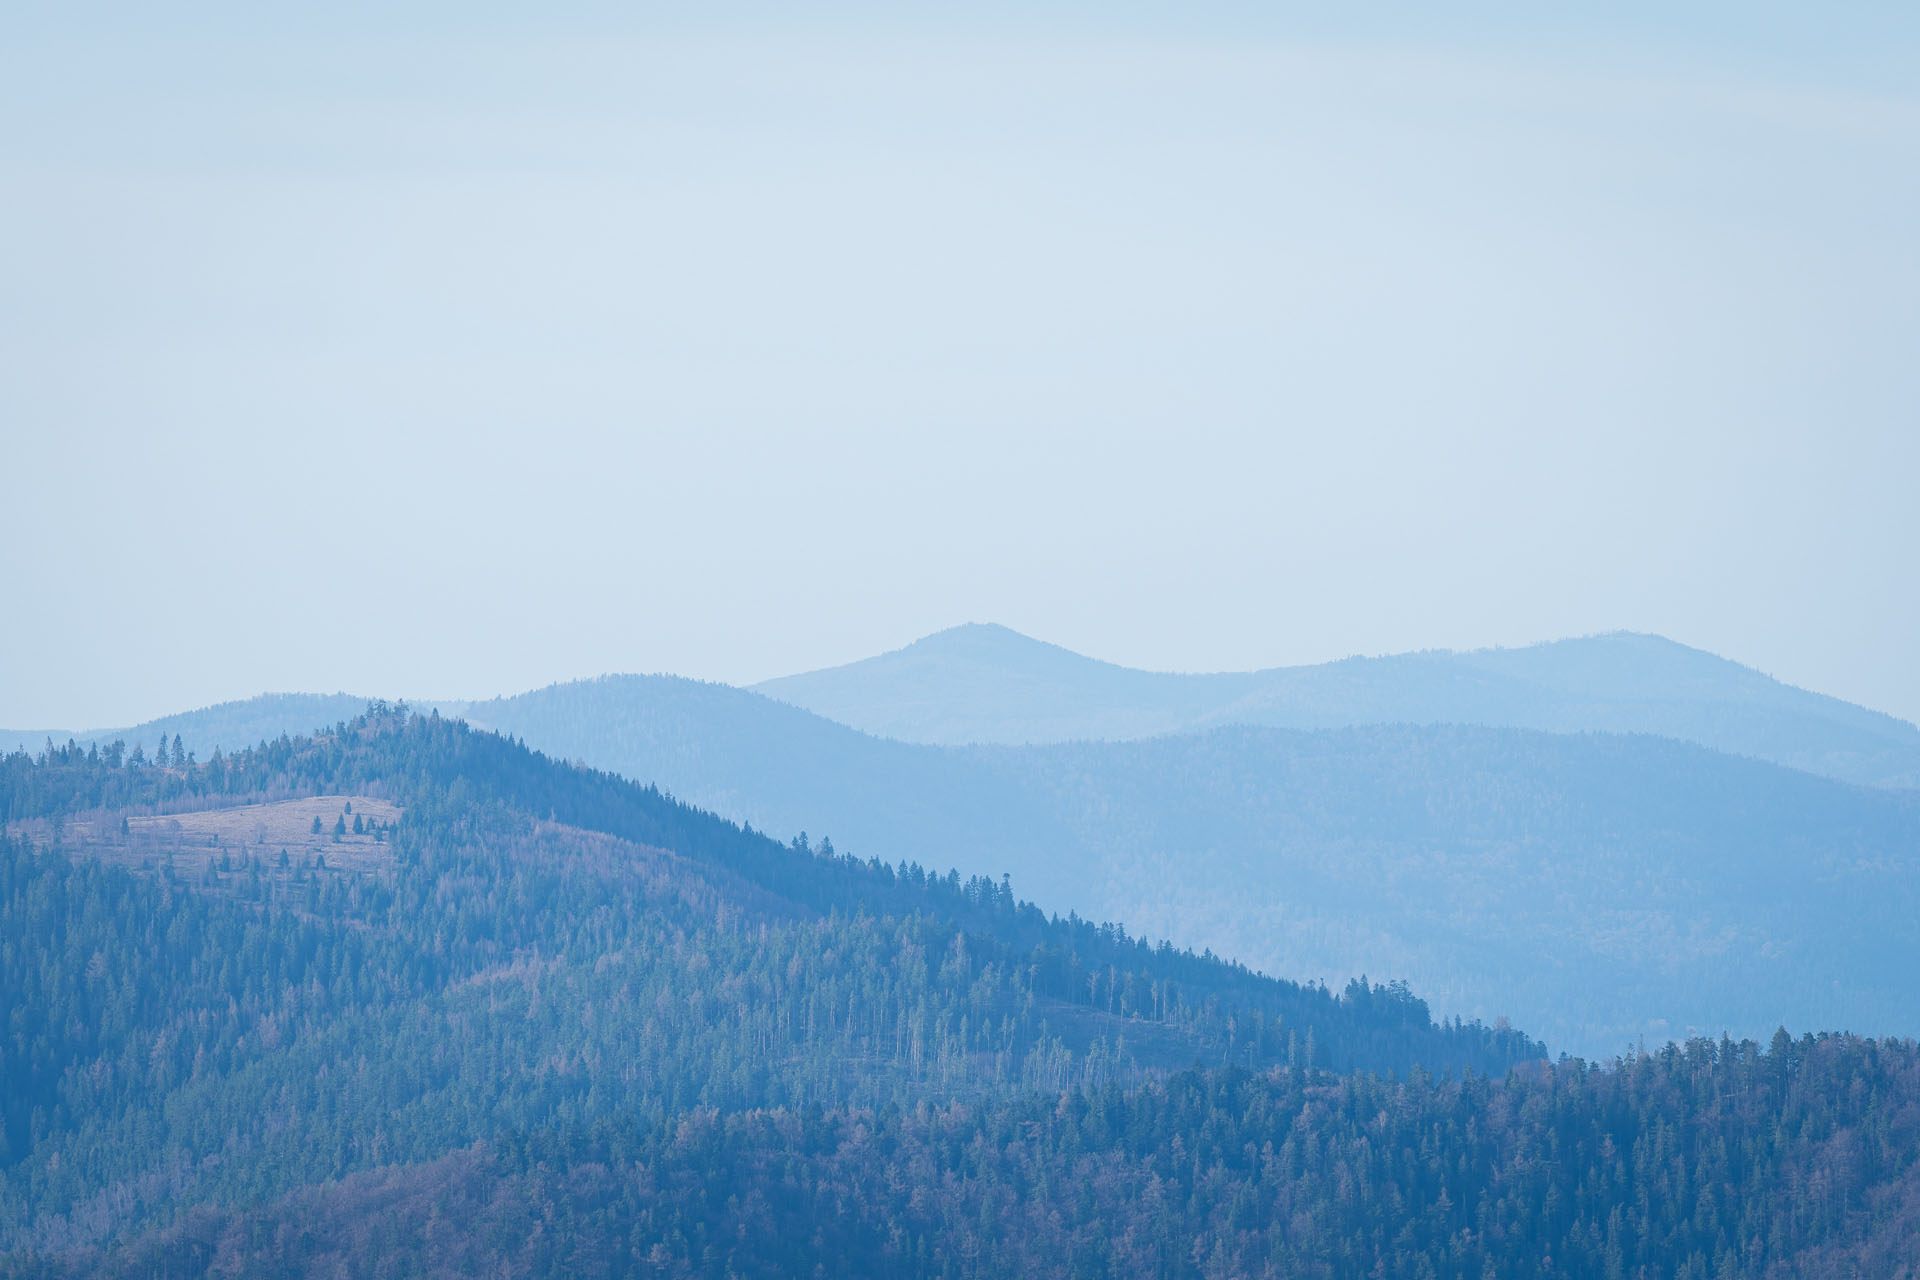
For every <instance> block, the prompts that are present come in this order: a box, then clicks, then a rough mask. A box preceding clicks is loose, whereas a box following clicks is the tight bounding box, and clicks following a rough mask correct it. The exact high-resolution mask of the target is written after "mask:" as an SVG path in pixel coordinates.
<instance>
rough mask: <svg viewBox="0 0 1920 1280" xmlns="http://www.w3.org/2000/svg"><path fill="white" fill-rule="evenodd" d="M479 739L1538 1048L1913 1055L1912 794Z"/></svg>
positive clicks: (1544, 739) (768, 714)
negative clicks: (1780, 1028)
mask: <svg viewBox="0 0 1920 1280" xmlns="http://www.w3.org/2000/svg"><path fill="white" fill-rule="evenodd" d="M463 714H464V715H465V716H466V718H467V719H469V720H470V721H471V722H472V723H473V724H475V725H476V726H478V727H483V728H489V729H493V730H495V731H497V732H500V733H503V734H508V735H511V736H513V737H516V738H519V739H522V740H524V741H525V742H527V743H528V744H529V745H532V746H535V747H538V748H539V749H541V750H543V751H546V752H548V753H550V754H553V755H557V756H561V757H564V758H568V759H573V760H578V761H582V762H585V763H588V764H591V765H594V766H596V767H599V768H603V769H608V770H611V771H614V772H617V773H620V774H623V775H625V776H627V777H631V778H636V779H645V780H648V781H652V782H656V783H658V784H659V785H660V786H662V787H663V788H665V789H666V790H668V791H670V792H671V793H673V794H674V795H676V796H678V797H679V798H681V799H682V800H685V801H687V802H689V803H693V804H696V805H699V806H701V807H703V808H708V809H712V810H714V811H717V812H720V813H723V814H725V815H727V816H728V817H731V818H734V819H736V820H744V821H748V822H751V823H752V824H753V825H754V826H755V827H758V828H760V829H762V830H767V831H772V832H775V833H777V834H782V835H784V834H790V833H792V832H795V831H798V830H805V831H808V832H810V833H811V834H812V835H813V836H814V837H815V838H816V839H817V838H818V837H820V836H821V835H822V834H826V835H829V836H831V837H832V839H833V841H834V842H835V844H836V845H838V846H840V847H841V848H843V849H845V850H849V851H851V852H853V853H856V854H858V855H860V856H863V857H866V856H873V857H879V858H882V859H885V860H888V861H897V860H900V859H910V860H914V861H918V862H921V863H923V864H926V865H930V866H956V867H958V868H960V870H961V871H962V873H963V874H975V873H977V874H982V875H987V876H992V877H996V878H997V877H998V876H999V875H1000V874H1001V873H1002V872H1010V873H1011V874H1012V876H1013V879H1014V884H1015V887H1016V889H1017V890H1018V892H1019V893H1020V894H1021V895H1022V896H1030V897H1032V898H1034V899H1035V900H1036V901H1038V902H1039V903H1040V904H1041V905H1043V906H1045V907H1048V908H1049V909H1052V910H1055V911H1059V912H1065V911H1067V910H1068V909H1070V908H1071V909H1074V910H1077V911H1079V912H1080V913H1081V914H1082V915H1084V916H1088V917H1090V918H1096V919H1114V920H1117V921H1120V922H1122V923H1124V924H1125V925H1126V926H1127V927H1128V928H1129V929H1130V930H1133V931H1135V932H1137V933H1141V934H1144V935H1146V936H1151V937H1160V936H1164V937H1169V938H1171V939H1173V940H1175V941H1176V942H1178V943H1181V944H1182V945H1190V946H1193V947H1211V948H1212V949H1213V950H1214V951H1216V952H1217V953H1219V954H1222V955H1226V956H1229V957H1232V958H1235V959H1238V960H1240V961H1243V962H1245V963H1248V964H1251V965H1253V966H1255V967H1256V968H1259V969H1261V970H1263V971H1265V972H1269V973H1288V974H1298V975H1302V976H1313V975H1320V976H1323V977H1325V978H1326V979H1328V980H1329V981H1332V982H1334V983H1335V985H1338V984H1339V983H1340V982H1342V981H1344V980H1345V979H1346V977H1348V976H1350V975H1352V974H1354V973H1356V972H1359V971H1365V972H1367V973H1368V974H1369V975H1370V976H1372V977H1374V978H1379V977H1382V976H1387V977H1396V978H1404V979H1406V980H1407V981H1409V982H1411V983H1413V984H1414V985H1415V987H1416V988H1418V989H1419V990H1421V991H1422V992H1424V993H1426V994H1427V995H1429V997H1430V998H1432V999H1434V1000H1435V1002H1436V1007H1437V1008H1439V1009H1440V1010H1441V1011H1442V1012H1446V1013H1460V1014H1463V1015H1466V1016H1478V1017H1483V1018H1492V1017H1495V1016H1498V1015H1502V1014H1504V1015H1507V1016H1509V1017H1511V1018H1512V1019H1513V1020H1514V1021H1515V1022H1516V1023H1517V1024H1519V1025H1522V1026H1526V1027H1528V1028H1529V1029H1531V1030H1533V1031H1534V1032H1536V1033H1537V1034H1541V1035H1543V1036H1544V1037H1545V1038H1546V1039H1547V1041H1548V1043H1549V1044H1550V1045H1552V1046H1553V1047H1554V1048H1555V1049H1563V1048H1564V1049H1568V1050H1572V1051H1575V1052H1582V1053H1590V1054H1591V1053H1605V1052H1614V1051H1618V1050H1619V1049H1621V1048H1623V1047H1624V1046H1625V1045H1626V1044H1628V1043H1630V1042H1632V1041H1633V1040H1634V1039H1635V1038H1636V1037H1638V1036H1641V1035H1644V1036H1645V1037H1646V1038H1647V1039H1648V1040H1649V1041H1656V1042H1657V1041H1658V1040H1660V1039H1663V1038H1665V1037H1666V1036H1669V1035H1682V1034H1685V1033H1686V1031H1687V1029H1688V1028H1689V1027H1696V1028H1700V1029H1703V1030H1708V1031H1718V1030H1721V1029H1731V1030H1733V1031H1735V1032H1736V1034H1739V1033H1747V1034H1759V1033H1761V1032H1765V1031H1766V1030H1767V1029H1768V1028H1770V1027H1773V1026H1776V1025H1778V1024H1779V1023H1781V1022H1785V1023H1786V1024H1787V1025H1789V1026H1803V1025H1814V1024H1837V1025H1844V1026H1848V1027H1851V1028H1853V1029H1856V1030H1862V1031H1871V1032H1876V1033H1878V1032H1881V1031H1888V1032H1898V1033H1901V1034H1911V1033H1912V1032H1913V1031H1914V1030H1916V1029H1920V994H1916V993H1915V992H1914V991H1913V990H1912V986H1911V984H1910V983H1908V982H1907V981H1906V980H1905V979H1904V978H1902V977H1899V976H1898V975H1900V974H1904V973H1907V972H1910V971H1911V969H1912V967H1913V966H1914V965H1915V964H1920V924H1916V921H1920V878H1917V877H1916V876H1915V872H1916V871H1920V796H1916V795H1914V794H1912V793H1910V792H1904V791H1892V790H1876V789H1867V788H1858V787H1853V786H1849V785H1847V784H1844V783H1839V782H1835V781H1832V780H1830V779H1824V778H1819V777H1816V776H1814V775H1811V774H1807V773H1802V772H1797V771H1794V770H1789V769H1785V768H1782V767H1780V766H1777V765H1772V764H1767V763H1765V762H1760V761H1754V760H1749V759H1742V758H1738V757H1733V756H1728V755H1725V754H1722V753H1718V752H1714V751H1710V750H1708V749H1706V748H1702V747H1698V746H1695V745H1693V744H1689V743H1682V742H1676V741H1673V740H1671V739H1663V738H1658V737H1653V736H1649V735H1621V734H1564V733H1545V732H1540V731H1537V730H1522V729H1507V728H1488V727H1481V726H1460V725H1440V726H1419V725H1373V726H1357V727H1347V728H1340V729H1316V730H1291V729H1276V728H1270V727H1262V726H1226V727H1222V728H1219V729H1214V730H1211V731H1207V732H1204V733H1196V734H1180V735H1168V736H1162V737H1156V738H1152V739H1145V740H1139V741H1129V742H1081V743H1065V744H1050V745H1042V746H1026V747H1006V746H979V747H940V746H931V745H925V744H916V743H904V742H899V741H894V740H889V739H884V738H877V737H874V736H872V735H869V734H864V733H861V732H859V731H857V730H853V729H849V728H847V727H846V726H844V725H840V724H836V723H834V722H832V721H828V720H826V719H823V718H821V717H819V716H816V715H813V714H811V713H809V712H806V711H803V710H800V709H799V708H797V707H792V706H789V705H784V704H781V703H778V702H775V701H773V700H771V699H768V698H765V697H762V696H760V695H757V694H754V693H750V692H747V691H745V690H741V689H736V688H732V687H729V686H726V685H714V684H703V683H700V682H697V681H690V680H681V679H676V678H671V677H658V676H610V677H602V678H600V679H597V680H587V681H578V682H574V683H571V684H564V685H554V686H551V687H549V688H547V689H542V690H537V691H534V692H532V693H527V694H521V695H519V696H517V697H513V698H503V699H495V700H493V701H491V702H486V703H474V704H468V705H467V706H466V707H465V708H464V710H463Z"/></svg>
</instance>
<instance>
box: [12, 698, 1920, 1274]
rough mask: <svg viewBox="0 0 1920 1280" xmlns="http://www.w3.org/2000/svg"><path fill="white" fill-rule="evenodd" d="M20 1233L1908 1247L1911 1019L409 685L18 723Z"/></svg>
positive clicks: (1716, 1254) (295, 1249) (311, 1248)
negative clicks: (1364, 922)
mask: <svg viewBox="0 0 1920 1280" xmlns="http://www.w3.org/2000/svg"><path fill="white" fill-rule="evenodd" d="M0 828H3V829H4V832H5V834H4V835H0V993H3V994H4V996H5V1008H6V1010H7V1022H6V1025H5V1027H4V1031H3V1033H0V1079H4V1083H5V1091H4V1098H3V1099H0V1109H3V1110H0V1258H4V1259H5V1261H4V1262H3V1263H0V1273H5V1274H17V1275H54V1276H66V1275H73V1276H79V1275H93V1274H105V1275H125V1276H173V1275H179V1276H186V1275H200V1274H207V1273H209V1272H211V1273H216V1274H233V1275H275V1274H280V1275H308V1274H324V1275H332V1274H340V1273H342V1272H344V1273H345V1274H369V1275H371V1274H381V1275H429V1274H471V1273H477V1272H486V1273H490V1274H502V1273H504V1274H515V1275H629V1274H632V1275H656V1274H657V1275H703V1276H727V1275H769V1276H771V1275H825V1276H835V1275H889V1276H891V1275H926V1276H974V1275H977V1276H995V1275H1006V1274H1029V1275H1058V1276H1094V1275H1116V1276H1122V1275H1124V1276H1133V1275H1141V1276H1212V1275H1221V1276H1227V1275H1289V1276H1291V1275H1323V1276H1355V1277H1359V1276H1372V1275H1396V1276H1399V1275H1404V1276H1434V1277H1443V1276H1444V1277H1453V1276H1462V1277H1482V1276H1487V1275H1494V1276H1533V1275H1539V1276H1594V1277H1613V1276H1629V1275H1633V1276H1656V1275H1658V1276H1666V1275H1676V1276H1686V1277H1690V1278H1695V1280H1697V1278H1700V1277H1720V1276H1733V1275H1743V1276H1744V1275H1779V1276H1786V1275H1834V1276H1839V1275H1898V1274H1903V1272H1902V1270H1901V1269H1902V1268H1907V1269H1908V1270H1909V1271H1910V1270H1911V1269H1912V1268H1913V1267H1914V1266H1915V1265H1916V1259H1917V1258H1920V1175H1917V1174H1916V1173H1915V1167H1916V1157H1917V1156H1920V1055H1917V1054H1916V1050H1915V1047H1914V1046H1913V1045H1912V1044H1911V1043H1910V1042H1895V1041H1868V1040H1860V1039H1855V1038H1851V1037H1846V1036H1831V1035H1829V1036H1813V1035H1802V1036H1801V1037H1800V1038H1797V1039H1796V1038H1794V1037H1792V1036H1789V1035H1787V1034H1786V1033H1785V1032H1784V1031H1783V1032H1782V1033H1781V1034H1779V1035H1778V1036H1776V1037H1775V1038H1774V1040H1773V1043H1772V1044H1771V1045H1770V1046H1768V1047H1767V1048H1765V1049H1762V1048H1761V1047H1759V1046H1757V1045H1755V1044H1753V1043H1751V1042H1738V1043H1736V1042H1732V1041H1726V1040H1721V1041H1709V1040H1697V1041H1692V1042H1689V1043H1688V1044H1686V1045H1684V1046H1667V1047H1665V1048H1659V1049H1656V1050H1655V1051H1653V1052H1650V1053H1644V1054H1636V1055H1633V1056H1631V1057H1630V1058H1629V1059H1627V1060H1624V1061H1618V1062H1613V1063H1608V1064H1602V1065H1593V1064H1588V1063H1585V1062H1581V1061H1578V1060H1575V1059H1569V1058H1561V1059H1559V1060H1550V1059H1549V1058H1548V1056H1547V1049H1546V1047H1545V1046H1543V1045H1541V1044H1539V1043H1537V1042H1535V1041H1532V1040H1530V1039H1529V1038H1528V1037H1526V1036H1525V1035H1523V1034H1521V1033H1520V1032H1518V1031H1514V1030H1510V1029H1507V1028H1504V1027H1487V1026H1483V1025H1480V1024H1477V1023H1464V1024H1463V1023H1459V1022H1454V1021H1445V1022H1436V1021H1435V1020H1434V1019H1433V1018H1432V1017H1431V1016H1430V1014H1429V1011H1428V1008H1427V1006H1426V1005H1425V1004H1424V1003H1423V1002H1422V1001H1421V1000H1420V999H1419V998H1418V996H1417V995H1416V994H1415V993H1413V992H1411V991H1409V990H1407V989H1406V988H1405V987H1404V986H1403V985H1400V984H1394V983H1389V984H1386V985H1374V984H1369V983H1364V982H1355V983H1353V984H1350V985H1349V986H1348V987H1347V988H1346V989H1345V990H1343V991H1340V992H1337V993H1336V992H1331V991H1328V990H1326V989H1325V988H1322V987H1319V986H1316V985H1310V984H1308V985H1303V984H1297V983H1292V982H1287V981H1283V980H1279V979H1275V978H1271V977H1267V976H1263V975H1259V974H1256V973H1253V972H1250V971H1248V970H1247V969H1245V968H1242V967H1239V966H1236V965H1233V964H1230V963H1226V962H1223V961H1221V960H1219V959H1217V958H1215V957H1213V956H1210V955H1206V954H1201V955H1194V954H1191V953H1187V952H1182V951H1178V950H1175V949H1173V948H1171V947H1169V946H1166V945H1164V944H1149V943H1147V942H1145V941H1142V940H1140V939H1137V938H1132V937H1129V936H1127V934H1126V933H1125V932H1124V931H1123V930H1120V929H1118V928H1115V927H1112V926H1106V925H1095V924H1093V923H1090V922H1087V921H1084V920H1081V919H1078V918H1077V917H1072V916H1069V917H1068V918H1065V919H1059V918H1054V917H1051V916H1048V915H1046V914H1044V913H1042V912H1041V911H1039V910H1038V909H1036V908H1034V907H1032V906H1031V905H1028V904H1025V903H1022V902H1020V901H1019V900H1018V899H1017V898H1016V896H1015V894H1014V892H1013V887H1012V886H1011V885H1010V884H1009V883H1008V882H1006V881H1005V880H1001V881H998V882H995V881H991V880H988V879H985V878H983V877H974V878H972V879H967V880H963V879H962V878H961V877H960V876H959V875H958V874H955V873H945V874H940V873H936V872H934V871H930V870H928V869H925V868H922V867H919V866H915V865H912V864H902V863H894V864H889V863H887V862H885V861H883V860H881V859H880V858H878V857H869V858H865V859H861V858H855V857H850V856H846V855H843V854H840V853H837V852H836V851H835V850H834V849H833V848H832V845H831V843H830V842H829V841H826V840H819V841H817V842H815V841H812V840H809V839H808V838H806V837H804V836H801V837H796V838H795V839H793V840H791V841H784V842H783V841H778V840H775V839H772V838H770V837H768V836H766V835H763V834H760V833H757V832H754V831H752V830H751V829H748V828H744V827H740V826H736V825H734V824H732V823H729V822H726V821H723V820H721V819H718V818H715V817H713V816H712V815H709V814H706V813H702V812H700V811H698V810H696V809H693V808H690V807H688V806H685V805H682V804H680V803H678V802H676V801H675V800H673V799H672V798H671V797H669V796H667V795H664V794H662V793H660V792H659V791H657V790H654V789H651V788H647V787H642V786H638V785H635V784H633V783H631V782H627V781H624V780H622V779H619V778H616V777H614V776H612V775H609V774H605V773H599V772H595V771H592V770H589V769H585V768H582V767H578V766H574V765H569V764H564V763H561V762H557V761H554V760H550V759H548V758H546V757H544V756H542V755H540V754H538V753H536V752H532V751H529V750H527V749H526V748H525V747H523V746H521V745H520V744H518V743H516V742H514V741H512V740H510V739H506V738H502V737H499V736H496V735H494V734H489V733H483V732H479V731H476V730H473V729H470V728H469V727H468V726H467V725H465V724H464V723H461V722H459V721H454V720H448V719H443V718H440V717H437V716H418V715H411V714H409V713H408V712H407V711H406V710H405V709H403V708H395V707H388V706H384V705H376V706H375V707H373V708H372V709H371V710H370V711H369V712H368V713H367V714H366V715H365V716H363V717H361V718H359V719H358V720H356V721H353V722H351V723H342V724H339V725H336V726H335V727H334V728H333V729H332V730H330V731H327V732H324V733H319V734H316V735H314V736H312V737H310V738H297V739H296V738H282V739H279V740H277V741H274V742H270V743H263V744H261V745H260V746H258V747H255V748H253V749H250V750H246V751H241V752H236V753H233V754H230V755H229V754H222V753H214V754H213V755H212V756H211V757H210V758H209V759H207V760H204V761H201V760H196V759H194V758H192V756H191V754H190V753H189V752H187V751H186V750H184V749H183V748H182V747H181V746H180V744H179V743H178V742H168V743H166V744H165V745H164V747H163V748H162V750H161V751H159V752H156V753H154V754H153V755H149V754H148V750H147V748H146V747H145V745H144V744H141V745H140V746H139V749H138V750H137V751H136V750H129V749H127V748H126V746H125V745H124V744H117V745H114V746H109V747H107V748H105V749H102V748H100V747H98V746H93V747H89V748H87V749H81V748H79V747H55V746H52V745H51V744H49V746H48V747H47V748H46V749H44V750H43V751H42V752H40V753H38V754H36V755H33V756H29V755H26V754H24V753H17V754H15V755H12V756H10V757H7V758H5V759H4V760H3V761H0Z"/></svg>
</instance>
